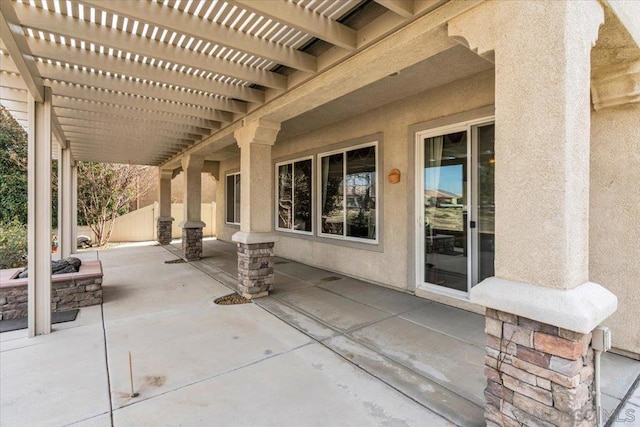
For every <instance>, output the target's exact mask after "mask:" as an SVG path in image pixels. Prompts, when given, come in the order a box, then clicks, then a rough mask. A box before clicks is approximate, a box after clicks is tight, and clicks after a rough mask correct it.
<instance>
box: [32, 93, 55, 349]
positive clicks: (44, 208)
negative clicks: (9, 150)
mask: <svg viewBox="0 0 640 427" xmlns="http://www.w3.org/2000/svg"><path fill="white" fill-rule="evenodd" d="M28 114H29V131H28V203H29V219H28V241H29V243H28V244H29V250H28V265H29V282H28V332H29V336H30V337H34V336H36V335H42V334H48V333H51V89H50V88H48V87H45V88H44V102H42V103H39V102H35V100H34V99H33V97H32V96H31V95H28Z"/></svg>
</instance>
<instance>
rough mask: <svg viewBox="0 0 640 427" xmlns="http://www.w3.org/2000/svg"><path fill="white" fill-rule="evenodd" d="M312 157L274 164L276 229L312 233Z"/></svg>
mask: <svg viewBox="0 0 640 427" xmlns="http://www.w3.org/2000/svg"><path fill="white" fill-rule="evenodd" d="M312 168H313V161H312V159H311V158H306V159H300V160H294V161H291V162H286V163H278V164H276V229H278V230H280V231H294V232H302V233H311V212H312V211H311V209H312V208H311V206H312V203H311V201H312V200H313V195H312V187H313V185H312V182H311V180H312V178H311V177H312V173H313V172H312Z"/></svg>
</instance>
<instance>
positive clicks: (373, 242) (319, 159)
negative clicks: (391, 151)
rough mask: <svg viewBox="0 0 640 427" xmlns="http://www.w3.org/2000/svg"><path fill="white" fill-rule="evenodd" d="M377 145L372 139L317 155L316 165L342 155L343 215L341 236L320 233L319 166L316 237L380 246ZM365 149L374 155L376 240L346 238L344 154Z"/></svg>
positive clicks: (320, 191)
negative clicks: (372, 150)
mask: <svg viewBox="0 0 640 427" xmlns="http://www.w3.org/2000/svg"><path fill="white" fill-rule="evenodd" d="M379 144H380V140H379V139H374V140H370V141H368V142H365V143H362V144H356V145H350V146H348V147H344V148H339V149H336V150H331V151H324V152H321V153H318V154H317V164H318V165H322V159H323V158H324V157H329V156H332V155H334V154H342V156H343V165H342V182H343V183H342V186H343V187H342V188H343V191H342V194H343V200H342V205H343V210H344V215H343V220H342V221H343V222H342V224H343V225H342V230H343V231H342V235H337V234H328V233H323V232H322V175H321V174H322V167H321V166H319V167H318V168H317V172H316V174H317V175H316V181H317V184H316V185H317V188H316V193H317V194H316V204H317V206H316V217H317V218H316V227H317V228H316V229H317V233H316V235H317V236H318V237H322V238H327V239H334V240H339V241H345V242H357V243H364V244H367V245H379V244H380V206H379V202H380V197H379V196H380V153H379V151H380V150H379ZM367 147H373V148H374V153H375V158H376V159H375V187H376V191H375V200H376V209H375V211H376V225H375V227H376V238H375V239H365V238H362V237H351V236H347V235H346V233H347V197H346V194H347V193H346V185H347V178H346V175H347V173H346V172H347V170H346V169H347V162H346V154H347V153H348V152H349V151H354V150H358V149H360V148H367Z"/></svg>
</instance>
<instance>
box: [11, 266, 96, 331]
mask: <svg viewBox="0 0 640 427" xmlns="http://www.w3.org/2000/svg"><path fill="white" fill-rule="evenodd" d="M27 293H28V286H27V285H26V284H24V285H17V286H10V287H9V286H8V287H2V288H0V320H9V319H18V318H21V317H27V313H28V306H27ZM98 304H102V276H101V277H91V278H84V279H74V278H72V279H69V280H64V281H60V282H53V283H52V284H51V309H52V310H53V311H67V310H73V309H74V308H80V307H87V306H90V305H98Z"/></svg>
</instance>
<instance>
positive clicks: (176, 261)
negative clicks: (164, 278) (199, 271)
mask: <svg viewBox="0 0 640 427" xmlns="http://www.w3.org/2000/svg"><path fill="white" fill-rule="evenodd" d="M185 262H187V261H185V260H183V259H182V258H178V259H172V260H169V261H165V262H164V263H165V264H182V263H185Z"/></svg>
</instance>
